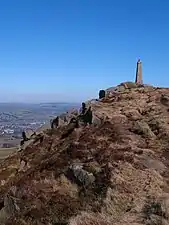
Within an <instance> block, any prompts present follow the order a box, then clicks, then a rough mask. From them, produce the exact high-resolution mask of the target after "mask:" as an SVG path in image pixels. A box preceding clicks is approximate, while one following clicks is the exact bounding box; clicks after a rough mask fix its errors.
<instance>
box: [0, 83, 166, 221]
mask: <svg viewBox="0 0 169 225" xmlns="http://www.w3.org/2000/svg"><path fill="white" fill-rule="evenodd" d="M167 96H169V89H164V88H153V87H148V86H147V87H139V88H138V87H134V88H128V89H127V91H126V88H125V90H124V91H121V92H114V91H112V92H111V95H109V96H106V97H105V98H103V99H100V100H99V101H97V102H89V105H90V106H91V108H92V113H93V123H92V124H91V125H88V126H84V127H83V126H81V127H78V126H76V116H75V119H72V120H71V121H72V123H69V124H68V125H64V126H60V127H58V128H57V129H48V130H46V131H44V132H43V133H41V134H40V135H39V136H38V137H37V138H36V140H34V141H31V142H30V144H29V145H27V146H26V147H25V148H24V150H20V151H19V152H17V153H15V154H13V155H11V156H10V157H8V158H7V159H5V160H4V161H2V163H1V164H0V179H1V186H0V224H2V225H44V224H45V225H54V224H69V225H90V224H96V225H104V224H105V225H107V224H108V225H112V224H114V225H124V224H126V225H129V224H130V225H143V224H149V225H153V224H158V225H161V224H169V187H168V184H169V173H168V171H169V110H168V109H169V105H168V98H167ZM34 139H35V138H34Z"/></svg>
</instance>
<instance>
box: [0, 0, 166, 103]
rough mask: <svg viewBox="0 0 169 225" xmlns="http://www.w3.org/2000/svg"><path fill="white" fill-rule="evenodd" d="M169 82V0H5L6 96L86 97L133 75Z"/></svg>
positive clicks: (0, 77)
mask: <svg viewBox="0 0 169 225" xmlns="http://www.w3.org/2000/svg"><path fill="white" fill-rule="evenodd" d="M139 57H140V58H141V60H142V62H143V75H144V82H145V83H148V84H153V85H158V86H169V1H168V0H141V1H139V0H138V1H137V0H5V1H3V0H1V1H0V101H25V102H26V101H34V102H36V101H40V102H42V101H67V102H68V101H76V102H77V101H82V100H87V99H89V98H93V97H96V96H97V93H98V91H99V89H102V88H103V89H104V88H108V87H110V86H114V85H117V84H119V83H120V82H123V81H126V80H134V78H135V69H136V61H137V59H138V58H139Z"/></svg>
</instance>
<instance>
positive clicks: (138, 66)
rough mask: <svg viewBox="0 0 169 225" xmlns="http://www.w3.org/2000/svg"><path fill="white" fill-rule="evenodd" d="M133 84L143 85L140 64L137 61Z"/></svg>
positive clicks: (139, 61)
mask: <svg viewBox="0 0 169 225" xmlns="http://www.w3.org/2000/svg"><path fill="white" fill-rule="evenodd" d="M135 83H137V84H143V74H142V62H141V60H140V59H139V60H138V61H137V69H136V80H135Z"/></svg>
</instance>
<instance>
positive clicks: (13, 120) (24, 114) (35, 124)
mask: <svg viewBox="0 0 169 225" xmlns="http://www.w3.org/2000/svg"><path fill="white" fill-rule="evenodd" d="M79 106H80V104H78V103H42V104H24V103H0V148H13V147H16V146H17V145H18V144H19V143H20V139H21V133H22V131H23V130H27V129H28V130H33V131H35V130H36V129H38V128H39V127H40V126H42V125H44V124H45V123H46V122H49V120H50V119H51V118H54V117H55V116H57V115H59V114H61V113H63V112H66V111H69V110H71V109H72V108H78V107H79Z"/></svg>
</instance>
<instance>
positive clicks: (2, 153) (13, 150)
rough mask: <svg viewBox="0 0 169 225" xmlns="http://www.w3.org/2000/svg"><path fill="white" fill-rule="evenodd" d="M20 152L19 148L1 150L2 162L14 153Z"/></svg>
mask: <svg viewBox="0 0 169 225" xmlns="http://www.w3.org/2000/svg"><path fill="white" fill-rule="evenodd" d="M17 150H18V148H17V147H13V148H0V160H2V159H5V158H6V157H8V156H9V155H10V154H12V153H13V152H16V151H17Z"/></svg>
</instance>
